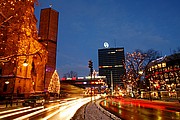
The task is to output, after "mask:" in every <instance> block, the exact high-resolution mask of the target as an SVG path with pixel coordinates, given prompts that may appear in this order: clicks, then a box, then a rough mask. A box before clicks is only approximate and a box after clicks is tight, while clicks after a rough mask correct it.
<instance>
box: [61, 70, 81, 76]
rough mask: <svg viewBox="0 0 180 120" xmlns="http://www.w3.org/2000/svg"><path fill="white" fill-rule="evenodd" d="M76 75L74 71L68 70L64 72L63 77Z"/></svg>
mask: <svg viewBox="0 0 180 120" xmlns="http://www.w3.org/2000/svg"><path fill="white" fill-rule="evenodd" d="M77 76H78V75H77V73H76V72H74V71H70V72H68V73H65V74H64V76H63V77H64V78H73V77H77Z"/></svg>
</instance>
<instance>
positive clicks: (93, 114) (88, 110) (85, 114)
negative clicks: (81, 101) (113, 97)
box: [71, 99, 121, 120]
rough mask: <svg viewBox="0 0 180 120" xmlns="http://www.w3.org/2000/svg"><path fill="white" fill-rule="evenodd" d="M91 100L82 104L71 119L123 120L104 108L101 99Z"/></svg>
mask: <svg viewBox="0 0 180 120" xmlns="http://www.w3.org/2000/svg"><path fill="white" fill-rule="evenodd" d="M101 100H102V99H100V100H98V101H96V102H94V101H93V102H89V103H87V104H86V105H84V106H82V107H81V108H80V109H79V110H78V111H77V112H76V114H75V115H74V116H73V118H72V119H71V120H121V119H120V118H118V117H116V116H115V115H113V114H111V113H110V112H108V111H106V110H104V109H103V108H102V107H101V106H100V105H99V103H100V101H101Z"/></svg>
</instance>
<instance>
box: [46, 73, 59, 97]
mask: <svg viewBox="0 0 180 120" xmlns="http://www.w3.org/2000/svg"><path fill="white" fill-rule="evenodd" d="M48 91H49V92H50V93H57V94H59V93H60V80H59V75H58V73H57V71H56V70H55V71H54V73H53V75H52V78H51V80H50V84H49V86H48Z"/></svg>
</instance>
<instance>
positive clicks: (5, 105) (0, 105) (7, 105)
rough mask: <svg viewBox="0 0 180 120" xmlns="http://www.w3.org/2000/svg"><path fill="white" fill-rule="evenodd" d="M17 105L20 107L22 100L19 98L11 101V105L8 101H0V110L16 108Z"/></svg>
mask: <svg viewBox="0 0 180 120" xmlns="http://www.w3.org/2000/svg"><path fill="white" fill-rule="evenodd" d="M17 107H22V101H21V100H19V101H18V102H17V101H13V103H12V106H11V104H10V102H8V103H6V102H4V101H0V111H4V110H8V109H12V108H17Z"/></svg>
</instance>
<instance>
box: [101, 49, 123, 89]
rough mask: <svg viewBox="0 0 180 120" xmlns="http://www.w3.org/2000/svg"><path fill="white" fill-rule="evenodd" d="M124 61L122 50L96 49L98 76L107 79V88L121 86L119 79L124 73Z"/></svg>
mask: <svg viewBox="0 0 180 120" xmlns="http://www.w3.org/2000/svg"><path fill="white" fill-rule="evenodd" d="M124 60H125V58H124V48H106V49H98V62H99V75H100V76H106V77H107V84H108V86H109V87H113V88H115V87H118V86H120V85H122V79H121V77H122V76H123V75H124V73H125V68H124ZM111 83H113V84H111Z"/></svg>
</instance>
